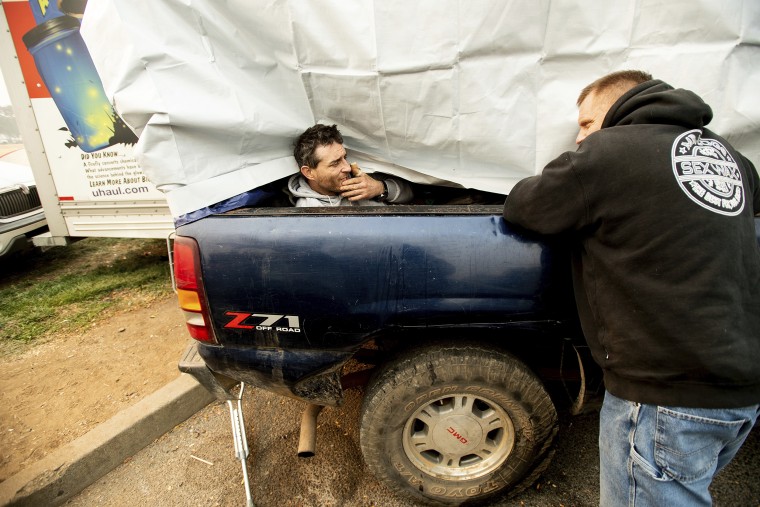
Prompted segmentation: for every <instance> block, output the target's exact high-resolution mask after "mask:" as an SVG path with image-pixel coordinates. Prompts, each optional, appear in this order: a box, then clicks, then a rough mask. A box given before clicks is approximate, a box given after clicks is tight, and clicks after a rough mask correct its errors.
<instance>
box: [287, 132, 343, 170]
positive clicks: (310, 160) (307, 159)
mask: <svg viewBox="0 0 760 507" xmlns="http://www.w3.org/2000/svg"><path fill="white" fill-rule="evenodd" d="M332 143H338V144H343V136H342V135H341V134H340V131H339V130H338V127H337V126H336V125H329V126H328V125H322V124H321V123H317V124H316V125H314V126H313V127H309V128H307V129H306V130H305V131H304V132H303V134H301V135H300V136H298V139H296V142H295V147H294V148H293V156H294V157H295V158H296V162H298V167H303V166H307V167H312V168H314V167H317V165H318V164H319V159H318V158H317V156H316V155H315V153H316V151H317V148H319V147H320V146H329V145H331V144H332Z"/></svg>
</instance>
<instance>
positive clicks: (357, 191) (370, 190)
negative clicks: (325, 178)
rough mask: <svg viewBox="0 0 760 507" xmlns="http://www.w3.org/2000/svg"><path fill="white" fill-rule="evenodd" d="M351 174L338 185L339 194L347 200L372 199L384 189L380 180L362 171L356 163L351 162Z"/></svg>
mask: <svg viewBox="0 0 760 507" xmlns="http://www.w3.org/2000/svg"><path fill="white" fill-rule="evenodd" d="M351 175H352V176H353V178H349V179H347V180H346V181H344V182H343V183H342V184H341V185H340V195H342V196H343V197H346V198H347V199H348V200H349V201H361V200H362V199H373V198H375V197H377V196H378V195H380V194H382V193H383V190H384V189H385V187H384V186H383V184H382V182H380V181H377V180H376V179H374V178H373V177H371V176H370V175H368V174H365V173H364V172H362V170H361V169H359V166H358V165H356V164H351Z"/></svg>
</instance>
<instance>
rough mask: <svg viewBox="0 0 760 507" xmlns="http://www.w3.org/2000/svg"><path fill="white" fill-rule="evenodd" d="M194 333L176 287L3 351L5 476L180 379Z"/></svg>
mask: <svg viewBox="0 0 760 507" xmlns="http://www.w3.org/2000/svg"><path fill="white" fill-rule="evenodd" d="M188 338H189V335H188V334H187V331H186V329H185V324H184V319H183V317H182V314H181V312H180V310H179V307H178V306H177V300H176V297H175V296H174V295H173V294H172V295H171V296H169V297H165V298H162V299H159V300H157V301H152V302H149V303H148V302H142V303H141V304H139V305H136V306H135V307H133V308H131V309H125V310H122V311H117V312H115V315H113V316H112V317H109V318H107V319H106V320H102V321H100V322H97V323H95V324H93V325H92V326H91V327H90V328H89V329H87V330H86V331H85V332H81V333H78V334H75V335H71V336H56V338H55V339H54V340H50V341H48V342H46V343H43V344H41V345H38V346H36V347H34V348H32V349H30V350H28V351H26V352H25V353H23V354H22V355H18V356H9V357H2V358H0V482H2V481H4V480H5V479H7V478H8V477H10V476H12V475H14V474H15V473H17V472H19V471H20V470H22V469H23V468H25V467H27V466H29V465H31V464H32V463H34V462H35V461H38V460H39V459H41V458H42V457H44V456H45V455H47V454H48V453H50V452H51V451H53V450H55V449H57V448H58V447H60V446H62V445H64V444H66V443H69V442H71V441H73V440H74V439H76V438H78V437H80V436H82V435H83V434H85V433H86V432H87V431H89V430H91V429H92V428H93V427H95V426H96V425H97V424H99V423H102V422H103V421H105V420H107V419H109V418H110V417H112V416H113V415H115V414H116V413H117V412H119V411H120V410H122V409H124V408H126V407H128V406H130V405H132V404H134V403H135V402H137V401H138V400H140V399H142V398H143V397H145V396H146V395H149V394H151V393H153V392H154V391H156V390H158V389H159V388H161V387H163V386H164V385H165V384H166V383H167V382H169V381H171V380H172V379H174V378H176V377H177V376H178V375H179V371H178V370H177V361H178V360H179V357H180V354H181V353H182V351H183V350H184V348H185V345H186V344H187V340H188ZM146 351H149V353H146Z"/></svg>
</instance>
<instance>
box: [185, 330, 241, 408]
mask: <svg viewBox="0 0 760 507" xmlns="http://www.w3.org/2000/svg"><path fill="white" fill-rule="evenodd" d="M178 366H179V371H181V372H183V373H187V374H189V375H192V376H193V377H194V378H195V380H197V381H198V383H199V384H200V385H202V386H203V387H205V388H206V389H207V390H208V391H209V392H210V393H211V394H213V395H214V396H216V398H217V399H218V400H219V401H228V400H233V401H234V400H237V399H238V397H237V395H235V394H233V393H232V392H231V389H232V387H234V386H235V385H236V384H237V381H235V380H234V379H232V378H230V377H226V376H224V375H219V374H217V373H214V372H213V371H211V370H210V369H209V368H208V366H206V362H205V361H204V360H203V358H202V357H201V356H200V354H198V346H197V342H196V341H195V340H190V343H188V345H187V348H186V349H185V351H184V352H183V353H182V358H181V359H180V360H179V365H178Z"/></svg>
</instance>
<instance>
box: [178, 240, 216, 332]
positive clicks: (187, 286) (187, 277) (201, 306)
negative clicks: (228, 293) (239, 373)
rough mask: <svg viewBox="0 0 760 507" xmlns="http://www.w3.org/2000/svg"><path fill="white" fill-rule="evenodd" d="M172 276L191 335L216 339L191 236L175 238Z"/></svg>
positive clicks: (196, 246)
mask: <svg viewBox="0 0 760 507" xmlns="http://www.w3.org/2000/svg"><path fill="white" fill-rule="evenodd" d="M174 280H175V282H176V284H177V297H178V298H179V307H180V308H181V309H182V311H183V312H184V314H185V323H186V324H187V329H188V330H189V331H190V336H192V337H193V338H195V339H196V340H198V341H201V342H205V343H218V342H217V341H216V337H215V336H214V330H213V329H212V327H211V318H210V316H209V312H208V305H207V304H206V294H205V293H204V292H203V277H202V274H201V256H200V251H199V250H198V243H196V241H195V240H194V239H193V238H188V237H185V236H177V237H175V238H174Z"/></svg>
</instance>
